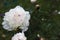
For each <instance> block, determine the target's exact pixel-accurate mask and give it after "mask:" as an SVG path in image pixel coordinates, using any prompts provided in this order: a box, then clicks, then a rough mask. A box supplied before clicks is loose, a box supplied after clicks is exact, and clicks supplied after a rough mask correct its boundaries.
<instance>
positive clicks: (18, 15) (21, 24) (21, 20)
mask: <svg viewBox="0 0 60 40" xmlns="http://www.w3.org/2000/svg"><path fill="white" fill-rule="evenodd" d="M3 20H4V21H3V23H2V25H3V28H4V29H6V30H8V31H12V30H15V29H17V28H19V29H22V30H23V31H27V29H28V26H29V20H30V14H29V12H28V11H25V10H24V9H23V8H22V7H20V6H16V7H15V8H13V9H10V10H9V11H8V12H6V13H5V16H4V18H3Z"/></svg>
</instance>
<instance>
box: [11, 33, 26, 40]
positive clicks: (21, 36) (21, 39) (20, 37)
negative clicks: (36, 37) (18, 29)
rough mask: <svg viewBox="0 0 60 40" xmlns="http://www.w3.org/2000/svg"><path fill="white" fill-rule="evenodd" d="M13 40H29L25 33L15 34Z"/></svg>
mask: <svg viewBox="0 0 60 40" xmlns="http://www.w3.org/2000/svg"><path fill="white" fill-rule="evenodd" d="M11 40H27V38H26V37H25V35H24V33H17V34H15V35H14V36H13V37H12V39H11Z"/></svg>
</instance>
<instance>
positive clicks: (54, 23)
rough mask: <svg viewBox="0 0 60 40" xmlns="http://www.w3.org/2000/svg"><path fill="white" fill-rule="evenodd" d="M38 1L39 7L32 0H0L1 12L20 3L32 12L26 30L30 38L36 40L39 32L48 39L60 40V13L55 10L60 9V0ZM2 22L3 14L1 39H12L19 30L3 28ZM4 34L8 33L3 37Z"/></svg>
mask: <svg viewBox="0 0 60 40" xmlns="http://www.w3.org/2000/svg"><path fill="white" fill-rule="evenodd" d="M37 3H38V4H39V5H40V8H39V9H36V7H35V4H32V3H31V2H30V0H0V14H4V13H5V12H7V11H9V10H10V9H11V8H14V7H15V6H17V5H20V6H22V7H23V8H24V9H25V10H27V11H30V14H31V20H30V26H29V29H28V31H27V32H25V34H26V37H27V38H28V40H35V38H36V36H37V34H40V35H41V36H42V37H44V38H46V39H48V40H60V14H58V12H55V10H57V11H60V0H37ZM2 22H3V16H0V40H11V37H12V36H13V35H14V34H15V33H17V31H11V32H9V31H7V30H5V29H3V28H2V24H1V23H2ZM18 32H19V31H18ZM3 34H5V35H6V37H5V38H3V37H2V35H3Z"/></svg>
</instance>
